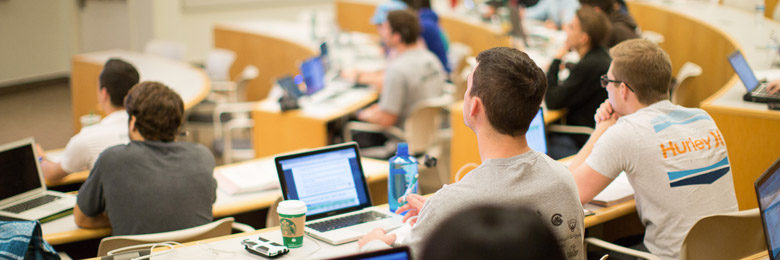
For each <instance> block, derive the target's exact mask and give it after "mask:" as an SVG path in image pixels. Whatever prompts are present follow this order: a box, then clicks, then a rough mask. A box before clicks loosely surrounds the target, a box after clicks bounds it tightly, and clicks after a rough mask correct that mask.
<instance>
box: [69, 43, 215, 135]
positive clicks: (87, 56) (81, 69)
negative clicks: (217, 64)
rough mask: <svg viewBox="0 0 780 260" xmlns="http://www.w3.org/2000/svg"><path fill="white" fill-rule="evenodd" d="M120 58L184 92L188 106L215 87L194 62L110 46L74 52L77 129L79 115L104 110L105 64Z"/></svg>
mask: <svg viewBox="0 0 780 260" xmlns="http://www.w3.org/2000/svg"><path fill="white" fill-rule="evenodd" d="M114 57H117V58H120V59H122V60H124V61H127V62H129V63H130V64H133V66H135V68H136V70H138V73H139V74H140V76H141V81H146V80H153V81H159V82H162V83H164V84H165V85H167V86H168V87H170V88H171V89H173V90H174V91H176V93H179V95H181V98H182V100H183V101H184V109H189V108H191V107H192V106H194V105H196V104H198V103H200V101H202V100H203V99H204V98H206V95H208V93H209V90H210V89H211V84H210V81H209V79H208V77H207V76H206V73H205V72H203V70H201V69H198V68H195V67H193V66H192V65H190V64H187V63H184V62H181V61H175V60H171V59H168V58H164V57H159V56H154V55H148V54H142V53H138V52H133V51H125V50H108V51H99V52H91V53H84V54H77V55H74V56H73V58H72V70H71V75H70V76H71V77H70V95H71V103H72V104H73V132H74V133H78V132H79V130H81V122H80V120H79V118H80V117H81V116H82V115H87V114H90V113H101V115H102V116H105V115H104V114H102V111H100V108H99V107H98V104H97V89H98V82H99V77H100V72H101V71H102V70H103V64H105V63H106V61H108V59H110V58H114Z"/></svg>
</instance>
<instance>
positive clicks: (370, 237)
mask: <svg viewBox="0 0 780 260" xmlns="http://www.w3.org/2000/svg"><path fill="white" fill-rule="evenodd" d="M374 240H379V241H382V242H384V243H385V244H387V245H392V244H393V242H395V234H387V231H385V230H384V229H382V228H375V229H374V230H371V232H368V233H366V235H365V236H363V237H362V238H360V239H358V247H360V248H362V247H363V246H365V245H366V244H368V242H371V241H374Z"/></svg>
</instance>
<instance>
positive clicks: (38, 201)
mask: <svg viewBox="0 0 780 260" xmlns="http://www.w3.org/2000/svg"><path fill="white" fill-rule="evenodd" d="M61 198H62V197H60V196H55V195H51V194H47V195H46V196H43V197H39V198H35V199H32V200H29V201H25V202H23V203H19V204H16V205H13V206H10V207H7V208H4V209H3V211H5V212H11V213H15V214H19V213H22V212H24V211H27V210H29V209H32V208H35V207H38V206H40V205H43V204H46V203H49V202H52V201H55V200H58V199H61Z"/></svg>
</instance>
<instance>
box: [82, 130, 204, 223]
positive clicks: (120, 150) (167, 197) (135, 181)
mask: <svg viewBox="0 0 780 260" xmlns="http://www.w3.org/2000/svg"><path fill="white" fill-rule="evenodd" d="M214 165H215V163H214V156H213V155H212V154H211V152H209V151H208V149H206V148H205V147H203V146H202V145H199V144H192V143H184V142H156V141H131V142H130V143H128V144H126V145H117V146H114V147H111V148H108V149H106V150H105V151H104V152H103V153H101V154H100V157H99V158H98V160H97V162H96V163H95V167H94V168H92V172H90V175H89V178H87V181H86V182H84V185H82V186H81V189H79V194H78V201H77V204H78V206H79V208H80V209H81V211H83V212H84V214H85V215H87V216H91V217H94V216H97V215H98V214H100V213H101V212H104V211H105V212H106V213H107V214H108V218H109V219H110V221H111V228H112V235H132V234H148V233H157V232H165V231H171V230H178V229H184V228H190V227H194V226H199V225H203V224H206V223H209V222H211V220H212V218H213V215H212V212H211V209H212V204H213V203H214V201H215V200H216V198H217V195H216V188H217V183H216V180H214Z"/></svg>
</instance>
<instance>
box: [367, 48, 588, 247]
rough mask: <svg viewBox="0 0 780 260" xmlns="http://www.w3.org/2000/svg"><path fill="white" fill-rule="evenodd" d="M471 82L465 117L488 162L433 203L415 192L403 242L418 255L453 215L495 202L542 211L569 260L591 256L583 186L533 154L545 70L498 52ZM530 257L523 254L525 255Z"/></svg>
mask: <svg viewBox="0 0 780 260" xmlns="http://www.w3.org/2000/svg"><path fill="white" fill-rule="evenodd" d="M477 62H478V63H477V67H476V68H475V69H474V71H473V72H472V74H471V75H470V76H469V78H468V89H467V90H466V93H465V95H464V102H463V120H464V122H465V124H466V125H467V126H469V127H470V128H471V129H472V130H474V133H475V134H476V135H477V142H478V147H479V154H480V157H481V159H482V165H480V166H479V167H477V168H476V169H474V170H473V171H471V172H470V173H468V175H466V176H465V177H464V178H463V179H462V180H460V181H459V182H456V183H454V184H451V185H447V186H445V187H443V188H442V189H441V190H439V191H438V192H436V194H434V195H433V196H432V197H430V199H427V200H426V199H425V198H424V197H421V196H419V195H414V194H412V195H409V196H407V200H408V201H409V203H407V204H406V205H404V206H402V207H400V208H399V209H398V211H397V212H403V211H407V210H408V212H407V213H406V215H405V217H404V220H405V221H407V220H409V219H410V217H413V216H418V218H416V219H412V220H409V221H408V222H409V223H410V224H411V225H412V229H411V233H410V234H409V236H407V238H406V239H405V240H404V241H401V243H402V244H409V245H411V247H412V249H413V250H415V252H414V254H415V255H418V256H419V255H420V254H421V253H422V252H419V250H420V249H421V248H422V246H423V245H422V244H423V243H436V241H428V237H429V236H430V234H431V232H433V231H434V230H435V229H436V227H437V226H438V225H439V224H440V223H442V221H444V220H445V219H446V218H447V217H450V216H452V214H455V213H456V212H458V211H460V210H462V209H465V208H467V207H473V206H475V205H482V204H491V205H505V206H512V207H518V206H520V207H527V208H530V209H532V210H534V211H536V213H537V215H538V216H539V217H540V218H541V219H542V220H543V221H544V223H546V225H547V227H548V228H550V229H551V230H552V231H553V233H554V234H555V235H556V238H557V240H558V242H559V244H560V247H561V250H562V252H563V254H564V255H565V256H566V257H567V258H568V259H583V258H584V255H585V252H583V218H584V216H583V211H582V205H580V203H579V198H578V196H577V187H576V185H575V183H574V180H573V179H572V177H571V175H570V174H569V172H568V171H567V170H566V168H565V167H564V166H562V165H561V164H559V163H557V162H555V161H554V160H552V159H551V158H550V157H548V156H547V155H544V154H542V153H539V152H536V151H533V150H531V149H530V148H529V147H528V144H527V142H526V138H525V133H526V131H527V130H528V127H529V124H530V122H531V120H532V119H533V118H534V116H535V115H536V112H537V111H538V110H539V106H540V105H541V102H542V98H543V97H544V93H545V91H546V89H547V81H546V77H545V74H544V72H543V71H542V70H541V69H540V68H539V67H538V66H536V64H535V63H534V62H533V61H532V60H531V59H530V58H529V57H528V55H526V54H525V53H522V52H521V51H519V50H516V49H511V48H503V47H498V48H493V49H490V50H487V51H484V52H482V53H480V54H479V56H477ZM394 240H395V234H391V235H387V234H385V232H384V230H381V229H377V230H374V231H372V232H370V233H368V234H366V235H365V236H364V237H363V238H362V239H361V240H360V241H358V244H359V245H360V246H361V250H371V249H376V248H381V247H387V246H388V245H389V244H391V243H392V242H393V241H394ZM517 257H518V258H522V256H517Z"/></svg>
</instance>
